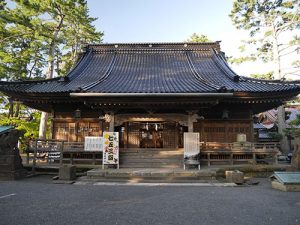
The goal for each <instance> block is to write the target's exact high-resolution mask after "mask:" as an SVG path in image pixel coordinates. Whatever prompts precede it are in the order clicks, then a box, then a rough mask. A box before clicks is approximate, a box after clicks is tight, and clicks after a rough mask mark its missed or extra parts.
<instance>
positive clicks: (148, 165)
mask: <svg viewBox="0 0 300 225" xmlns="http://www.w3.org/2000/svg"><path fill="white" fill-rule="evenodd" d="M182 167H183V166H182V165H180V164H178V163H168V164H162V163H127V164H123V165H120V168H141V169H142V168H170V169H172V168H173V169H175V168H182Z"/></svg>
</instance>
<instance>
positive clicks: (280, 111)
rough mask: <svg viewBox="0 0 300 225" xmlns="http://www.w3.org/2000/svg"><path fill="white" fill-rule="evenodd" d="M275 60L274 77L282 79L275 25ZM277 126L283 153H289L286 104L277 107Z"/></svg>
mask: <svg viewBox="0 0 300 225" xmlns="http://www.w3.org/2000/svg"><path fill="white" fill-rule="evenodd" d="M272 49H273V62H274V79H278V80H280V79H282V78H283V77H282V72H281V62H280V55H279V45H278V37H277V35H276V30H275V27H274V26H273V48H272ZM277 127H278V133H279V134H281V135H282V139H281V141H280V147H281V151H282V153H285V154H287V153H289V151H290V146H289V143H288V140H287V136H286V135H285V134H284V130H285V129H286V121H285V109H284V106H283V105H282V106H279V107H278V108H277Z"/></svg>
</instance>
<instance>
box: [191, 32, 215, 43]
mask: <svg viewBox="0 0 300 225" xmlns="http://www.w3.org/2000/svg"><path fill="white" fill-rule="evenodd" d="M186 42H210V40H209V39H208V37H207V36H206V35H203V34H197V33H193V34H192V35H191V36H190V37H189V38H188V39H187V40H186Z"/></svg>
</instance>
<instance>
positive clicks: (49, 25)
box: [0, 0, 103, 80]
mask: <svg viewBox="0 0 300 225" xmlns="http://www.w3.org/2000/svg"><path fill="white" fill-rule="evenodd" d="M11 2H13V3H14V4H9V5H8V4H6V3H5V2H2V1H1V4H0V7H1V8H2V10H1V11H0V79H1V78H5V79H6V80H15V79H20V78H25V79H31V78H39V77H44V78H45V77H46V76H45V73H44V72H45V70H46V69H47V68H48V66H49V63H52V64H53V65H55V67H56V72H57V74H60V75H65V74H66V73H67V72H68V71H69V70H70V68H71V67H72V66H73V65H74V63H75V62H76V57H77V54H78V52H79V51H80V50H81V48H82V46H83V45H84V44H86V43H88V42H89V43H93V42H100V41H101V37H102V35H103V33H101V32H98V31H96V29H95V27H94V26H93V25H92V23H93V21H95V20H96V18H92V17H90V16H89V14H88V13H89V12H88V8H87V4H86V1H83V0H55V1H53V0H30V1H23V0H13V1H11Z"/></svg>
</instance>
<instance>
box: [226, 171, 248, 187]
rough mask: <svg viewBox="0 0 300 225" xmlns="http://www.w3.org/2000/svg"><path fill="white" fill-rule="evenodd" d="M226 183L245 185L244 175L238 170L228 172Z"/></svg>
mask: <svg viewBox="0 0 300 225" xmlns="http://www.w3.org/2000/svg"><path fill="white" fill-rule="evenodd" d="M225 175H226V181H227V182H229V183H236V184H243V183H244V173H243V172H241V171H238V170H235V171H231V170H229V171H226V172H225Z"/></svg>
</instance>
